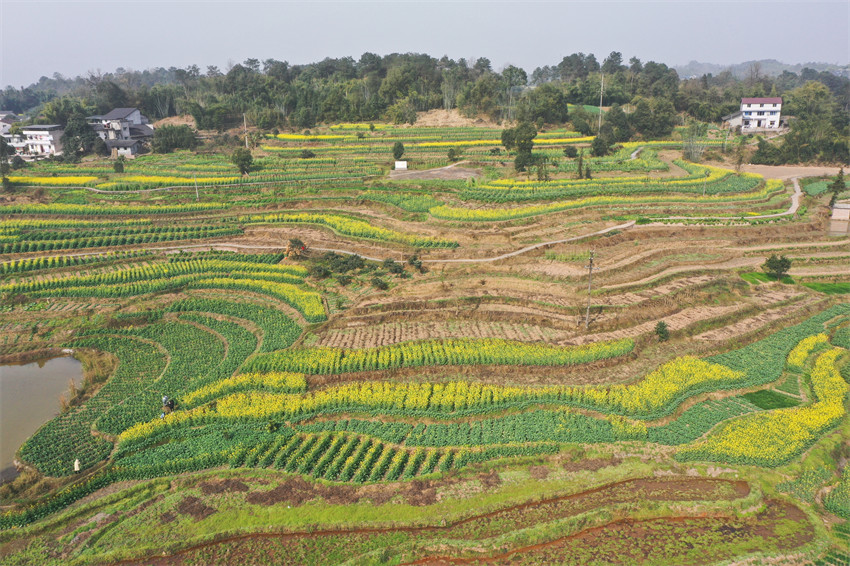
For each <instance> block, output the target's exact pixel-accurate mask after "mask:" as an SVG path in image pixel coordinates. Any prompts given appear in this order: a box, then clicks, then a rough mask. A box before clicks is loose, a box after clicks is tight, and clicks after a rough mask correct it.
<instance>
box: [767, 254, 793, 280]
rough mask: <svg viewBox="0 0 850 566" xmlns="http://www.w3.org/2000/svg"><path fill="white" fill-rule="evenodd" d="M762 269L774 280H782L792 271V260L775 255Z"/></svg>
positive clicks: (768, 259)
mask: <svg viewBox="0 0 850 566" xmlns="http://www.w3.org/2000/svg"><path fill="white" fill-rule="evenodd" d="M761 268H762V269H763V270H764V271H765V272H766V273H767V274H768V275H770V276H771V277H773V278H774V279H782V278H783V277H784V276H785V274H787V273H788V270H789V269H791V260H790V259H788V258H787V257H785V256H784V255H783V256H778V255H776V254H773V255H771V256H770V257H769V258H767V261H765V262H764V264H763V265H762V266H761Z"/></svg>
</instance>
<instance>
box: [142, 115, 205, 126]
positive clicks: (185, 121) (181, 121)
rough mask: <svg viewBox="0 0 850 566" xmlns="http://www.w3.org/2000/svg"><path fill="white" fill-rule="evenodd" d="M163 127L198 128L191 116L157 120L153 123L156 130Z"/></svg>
mask: <svg viewBox="0 0 850 566" xmlns="http://www.w3.org/2000/svg"><path fill="white" fill-rule="evenodd" d="M162 126H190V127H192V128H197V125H196V124H195V119H194V118H192V115H191V114H183V115H181V116H170V117H168V118H163V119H162V120H157V121H156V122H154V123H153V127H154V128H161V127H162Z"/></svg>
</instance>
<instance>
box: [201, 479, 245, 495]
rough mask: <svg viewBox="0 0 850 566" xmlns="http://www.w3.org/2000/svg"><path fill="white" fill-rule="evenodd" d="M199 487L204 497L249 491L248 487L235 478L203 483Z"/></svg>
mask: <svg viewBox="0 0 850 566" xmlns="http://www.w3.org/2000/svg"><path fill="white" fill-rule="evenodd" d="M198 487H200V488H201V493H203V494H204V495H212V494H217V493H229V492H242V491H248V486H247V485H245V484H244V483H243V482H241V481H239V480H237V479H233V478H227V479H223V480H218V481H207V482H203V483H202V484H200V485H199V486H198Z"/></svg>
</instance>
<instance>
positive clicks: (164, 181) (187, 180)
mask: <svg viewBox="0 0 850 566" xmlns="http://www.w3.org/2000/svg"><path fill="white" fill-rule="evenodd" d="M239 179H240V178H239V177H196V178H194V177H174V176H165V175H126V176H121V177H115V178H113V179H112V180H111V181H109V182H106V183H101V184H99V185H97V186H96V187H95V188H98V189H108V188H110V187H114V186H117V185H121V184H124V183H133V184H143V185H156V186H162V187H167V186H184V185H185V186H188V185H194V183H195V182H196V181H197V183H198V184H199V185H207V184H227V183H236V182H238V181H239Z"/></svg>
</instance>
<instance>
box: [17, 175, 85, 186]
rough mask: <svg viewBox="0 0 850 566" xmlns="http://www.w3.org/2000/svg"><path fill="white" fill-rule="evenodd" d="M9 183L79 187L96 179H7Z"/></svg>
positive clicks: (73, 177) (75, 177)
mask: <svg viewBox="0 0 850 566" xmlns="http://www.w3.org/2000/svg"><path fill="white" fill-rule="evenodd" d="M8 179H9V182H10V183H12V184H13V185H40V186H53V187H79V186H83V185H87V184H89V183H92V182H94V181H97V179H98V178H97V177H80V176H67V177H22V176H13V177H9V178H8Z"/></svg>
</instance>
